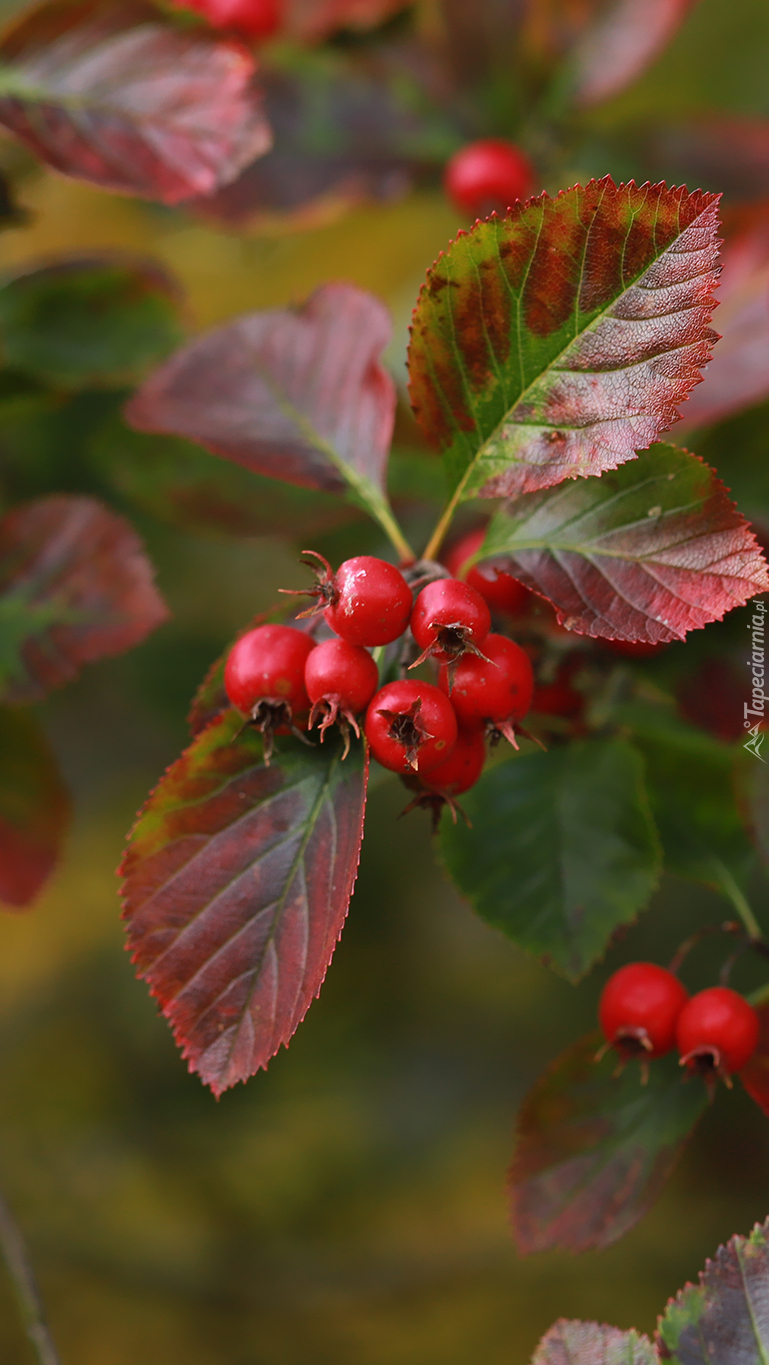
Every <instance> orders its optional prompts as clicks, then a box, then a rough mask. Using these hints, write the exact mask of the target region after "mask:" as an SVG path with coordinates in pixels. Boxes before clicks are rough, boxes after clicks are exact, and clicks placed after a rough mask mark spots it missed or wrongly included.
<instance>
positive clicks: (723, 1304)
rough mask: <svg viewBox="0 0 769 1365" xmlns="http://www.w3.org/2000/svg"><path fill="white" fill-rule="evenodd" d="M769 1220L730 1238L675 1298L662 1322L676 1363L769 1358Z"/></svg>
mask: <svg viewBox="0 0 769 1365" xmlns="http://www.w3.org/2000/svg"><path fill="white" fill-rule="evenodd" d="M768 1238H769V1221H767V1222H766V1223H763V1224H757V1225H756V1227H755V1228H754V1229H753V1232H752V1233H751V1234H750V1236H749V1237H732V1238H731V1239H730V1240H729V1241H728V1242H727V1243H726V1246H722V1247H719V1249H718V1251H717V1253H716V1255H715V1257H714V1259H713V1260H712V1261H707V1262H706V1265H705V1269H704V1270H703V1271H701V1272H700V1277H699V1284H697V1285H693V1284H688V1285H686V1287H685V1288H684V1289H682V1290H680V1292H679V1293H678V1294H677V1295H676V1297H675V1298H674V1299H671V1301H670V1303H669V1304H668V1306H667V1309H666V1310H665V1313H664V1315H663V1316H662V1317H661V1318H660V1320H659V1323H658V1337H659V1341H660V1354H661V1355H662V1356H663V1357H664V1359H665V1360H671V1361H673V1362H674V1365H716V1363H717V1365H762V1363H763V1362H764V1361H766V1360H767V1359H769V1297H768V1296H767V1283H768V1282H769V1241H768Z"/></svg>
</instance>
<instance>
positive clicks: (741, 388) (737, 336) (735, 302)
mask: <svg viewBox="0 0 769 1365" xmlns="http://www.w3.org/2000/svg"><path fill="white" fill-rule="evenodd" d="M718 303H719V307H718V314H717V318H716V321H717V322H718V327H719V330H720V332H721V340H720V341H719V343H718V346H717V347H716V349H715V352H714V354H713V358H712V360H710V362H709V363H708V365H707V366H706V368H705V373H704V375H703V382H702V383H701V384H700V385H699V387H698V388H697V389H696V390H695V392H694V393H693V394H692V395H691V397H690V398H689V399H688V400H687V402H686V404H685V406H684V409H683V412H682V420H683V424H684V428H685V429H686V430H687V431H690V430H691V429H692V428H693V427H700V426H706V425H708V424H709V423H711V422H720V421H722V420H723V418H724V417H728V416H730V414H731V413H734V412H739V411H740V410H741V409H742V408H748V407H751V406H753V404H755V403H761V402H763V400H764V399H765V398H766V397H767V396H769V210H766V209H765V210H764V211H763V212H761V213H760V214H758V215H756V217H755V218H754V220H753V222H752V223H751V224H750V225H749V226H747V227H745V228H744V229H743V230H742V231H741V232H738V233H737V235H735V236H734V237H733V238H732V239H731V240H730V241H729V242H728V243H727V245H726V247H725V248H724V251H723V270H722V273H721V278H720V281H719V286H718Z"/></svg>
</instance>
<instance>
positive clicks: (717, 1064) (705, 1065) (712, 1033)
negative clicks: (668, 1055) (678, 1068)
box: [676, 986, 759, 1077]
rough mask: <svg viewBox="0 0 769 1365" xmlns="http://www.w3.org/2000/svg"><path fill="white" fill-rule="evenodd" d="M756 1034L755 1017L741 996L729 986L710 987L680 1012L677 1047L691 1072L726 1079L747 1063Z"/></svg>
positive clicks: (693, 997)
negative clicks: (719, 1076)
mask: <svg viewBox="0 0 769 1365" xmlns="http://www.w3.org/2000/svg"><path fill="white" fill-rule="evenodd" d="M758 1032H759V1023H758V1015H757V1014H756V1011H755V1010H754V1009H753V1006H752V1005H749V1004H748V1002H747V1000H746V999H745V997H744V996H743V995H738V994H737V992H736V991H733V990H730V989H729V987H728V986H711V987H710V988H709V990H706V991H700V992H699V994H698V995H693V996H692V998H691V1000H690V1001H689V1002H688V1004H687V1005H686V1006H685V1008H684V1009H682V1011H681V1013H680V1015H679V1016H678V1024H677V1027H676V1043H677V1045H678V1051H679V1052H680V1054H681V1061H682V1062H684V1063H686V1065H687V1066H688V1067H689V1070H690V1071H700V1072H701V1073H702V1074H703V1075H705V1076H706V1077H707V1076H713V1074H714V1073H716V1074H718V1075H721V1076H728V1075H730V1074H731V1072H732V1071H740V1070H741V1069H742V1067H743V1066H745V1063H746V1062H748V1061H750V1058H751V1057H752V1056H753V1053H754V1052H755V1050H756V1044H757V1043H758Z"/></svg>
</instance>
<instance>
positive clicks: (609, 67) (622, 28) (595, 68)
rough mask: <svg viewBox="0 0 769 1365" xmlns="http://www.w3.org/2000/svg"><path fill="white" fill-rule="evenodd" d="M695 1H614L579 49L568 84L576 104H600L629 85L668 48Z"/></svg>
mask: <svg viewBox="0 0 769 1365" xmlns="http://www.w3.org/2000/svg"><path fill="white" fill-rule="evenodd" d="M696 3H697V0H615V3H614V4H613V5H612V6H611V7H610V8H609V10H608V12H604V13H603V14H602V15H601V16H600V18H599V19H598V21H597V22H596V23H594V24H593V26H592V27H590V28H588V29H587V30H586V31H585V32H584V34H583V35H582V37H581V39H580V41H579V42H578V43H577V45H576V47H575V49H574V51H573V52H572V54H571V58H570V61H569V64H568V70H567V75H566V84H567V85H568V88H569V91H570V94H571V98H572V100H573V101H574V103H575V104H576V105H577V106H579V107H581V108H585V107H590V106H591V105H594V104H600V103H601V101H602V100H607V99H611V98H612V96H613V95H618V94H619V93H620V91H621V90H624V89H625V87H626V86H628V85H630V84H632V82H633V81H634V80H635V79H636V77H637V76H640V75H641V72H642V71H644V70H645V69H646V67H647V66H650V65H651V63H652V62H653V61H654V60H655V58H656V57H658V56H659V55H660V53H662V52H663V51H664V49H665V48H666V47H667V45H668V43H669V42H670V41H671V39H672V38H673V37H674V36H675V34H676V32H677V31H678V29H679V27H680V25H681V24H682V23H683V21H684V19H685V18H686V16H687V14H688V13H689V11H690V10H691V9H692V8H693V7H694V5H695V4H696Z"/></svg>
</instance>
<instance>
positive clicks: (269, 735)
mask: <svg viewBox="0 0 769 1365" xmlns="http://www.w3.org/2000/svg"><path fill="white" fill-rule="evenodd" d="M314 648H315V641H314V640H312V639H311V638H310V636H309V635H306V634H305V633H304V631H301V630H297V629H296V627H295V626H273V625H268V626H257V627H256V628H255V629H254V630H249V631H247V633H246V634H245V635H242V636H241V637H240V639H239V640H237V641H236V642H235V644H234V645H233V646H232V649H231V650H230V652H229V655H228V657H227V662H226V664H225V666H224V687H225V691H226V693H227V696H228V697H229V699H230V701H231V702H232V705H233V706H235V707H237V709H238V710H239V711H242V712H243V714H244V715H246V716H248V718H249V722H250V724H252V725H254V726H255V727H256V729H257V730H260V731H261V732H262V734H263V735H264V740H265V743H264V761H265V763H269V761H270V757H271V754H272V748H273V736H274V735H275V734H276V733H277V734H280V733H285V732H286V731H288V730H291V731H292V732H293V733H294V734H297V735H299V737H300V738H302V736H301V733H300V731H299V729H298V725H299V724H300V723H302V722H304V721H306V719H307V713H308V711H309V709H310V699H309V697H308V695H307V689H306V687H305V684H304V670H305V665H306V663H307V656H308V655H309V654H310V653H311V651H312V650H313V649H314Z"/></svg>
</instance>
